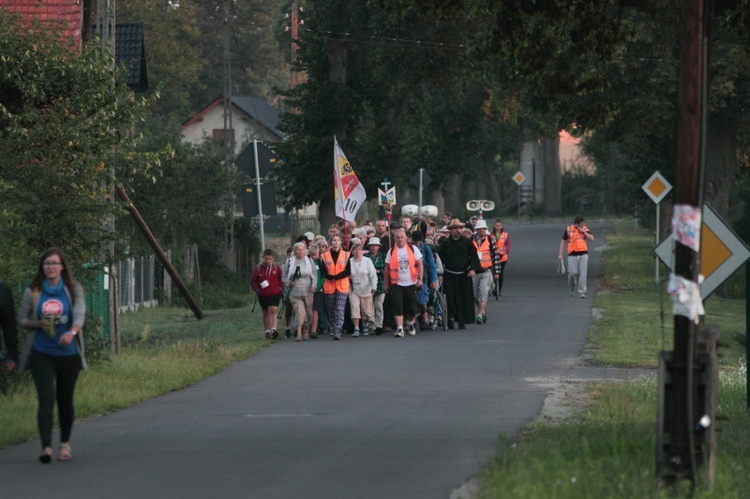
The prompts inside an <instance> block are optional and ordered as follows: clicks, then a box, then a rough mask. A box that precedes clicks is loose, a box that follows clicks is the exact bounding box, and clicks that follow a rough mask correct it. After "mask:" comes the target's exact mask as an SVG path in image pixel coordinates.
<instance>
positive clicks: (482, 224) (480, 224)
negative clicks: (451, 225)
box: [474, 218, 487, 230]
mask: <svg viewBox="0 0 750 499" xmlns="http://www.w3.org/2000/svg"><path fill="white" fill-rule="evenodd" d="M486 228H487V222H485V221H484V219H483V218H480V219H479V220H477V224H476V225H475V226H474V230H479V229H486Z"/></svg>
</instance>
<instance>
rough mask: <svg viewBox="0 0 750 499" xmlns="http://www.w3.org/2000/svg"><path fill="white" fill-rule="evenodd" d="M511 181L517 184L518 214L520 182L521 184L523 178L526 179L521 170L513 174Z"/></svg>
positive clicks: (519, 209)
mask: <svg viewBox="0 0 750 499" xmlns="http://www.w3.org/2000/svg"><path fill="white" fill-rule="evenodd" d="M512 178H513V182H515V183H516V185H518V190H517V192H516V200H517V202H518V215H520V214H521V184H523V182H524V180H526V175H524V174H523V173H521V171H520V170H519V171H517V172H516V174H515V175H513V177H512Z"/></svg>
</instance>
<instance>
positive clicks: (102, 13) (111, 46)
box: [84, 0, 120, 353]
mask: <svg viewBox="0 0 750 499" xmlns="http://www.w3.org/2000/svg"><path fill="white" fill-rule="evenodd" d="M116 14H117V9H116V5H115V0H97V1H96V33H97V35H98V36H99V55H100V56H101V57H106V58H108V59H109V64H110V69H111V70H112V89H113V90H114V88H115V33H116V25H117V21H116ZM85 19H86V17H85V16H84V20H85ZM84 29H85V30H88V29H89V27H88V26H85V27H84ZM109 176H110V183H111V184H112V187H111V190H110V193H109V201H110V203H111V204H112V205H114V204H115V180H116V179H115V165H114V164H111V165H110V166H109ZM106 223H107V225H109V231H110V233H111V234H112V240H111V241H110V242H109V248H108V258H109V297H108V300H109V304H108V307H109V329H110V335H109V337H110V351H111V352H112V353H119V352H120V326H119V319H118V308H119V306H118V305H119V304H118V298H117V291H118V276H117V269H116V267H115V264H114V263H115V241H114V234H115V215H114V210H113V212H112V214H110V215H109V220H107V222H106Z"/></svg>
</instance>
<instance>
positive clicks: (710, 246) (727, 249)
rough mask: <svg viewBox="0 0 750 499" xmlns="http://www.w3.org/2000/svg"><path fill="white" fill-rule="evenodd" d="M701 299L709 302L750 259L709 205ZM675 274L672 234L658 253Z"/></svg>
mask: <svg viewBox="0 0 750 499" xmlns="http://www.w3.org/2000/svg"><path fill="white" fill-rule="evenodd" d="M700 248H701V274H703V277H704V279H705V280H704V281H703V283H702V284H701V298H702V299H704V300H705V299H706V298H708V297H709V296H710V295H711V293H713V292H714V291H715V290H716V288H718V287H719V286H721V284H722V283H723V282H724V281H726V280H727V279H729V277H730V276H731V275H732V274H734V272H735V271H736V270H737V269H738V268H740V267H741V266H742V264H743V263H745V262H746V261H747V260H748V258H750V250H749V249H748V248H747V246H746V245H745V243H744V242H743V241H742V240H741V239H740V238H739V237H737V235H736V234H735V233H734V232H733V231H732V229H730V228H729V227H727V225H726V224H725V223H724V221H723V220H722V219H721V218H720V217H719V215H717V214H716V212H715V211H714V210H713V208H711V207H710V206H709V205H707V204H706V205H703V222H702V223H701V246H700ZM654 251H655V253H656V256H657V257H659V260H661V261H662V263H664V265H666V266H667V267H669V270H670V271H672V272H674V238H673V237H672V235H671V234H670V235H669V237H667V238H666V239H664V240H663V241H662V242H661V243H659V245H658V246H657V247H656V249H655V250H654Z"/></svg>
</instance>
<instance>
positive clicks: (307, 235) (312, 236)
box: [304, 232, 315, 241]
mask: <svg viewBox="0 0 750 499" xmlns="http://www.w3.org/2000/svg"><path fill="white" fill-rule="evenodd" d="M304 236H305V239H307V240H308V241H313V240H314V239H315V234H313V233H312V232H305V234H304Z"/></svg>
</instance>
